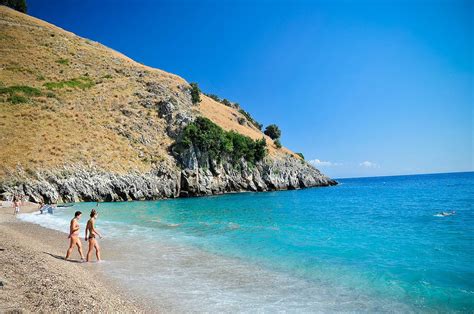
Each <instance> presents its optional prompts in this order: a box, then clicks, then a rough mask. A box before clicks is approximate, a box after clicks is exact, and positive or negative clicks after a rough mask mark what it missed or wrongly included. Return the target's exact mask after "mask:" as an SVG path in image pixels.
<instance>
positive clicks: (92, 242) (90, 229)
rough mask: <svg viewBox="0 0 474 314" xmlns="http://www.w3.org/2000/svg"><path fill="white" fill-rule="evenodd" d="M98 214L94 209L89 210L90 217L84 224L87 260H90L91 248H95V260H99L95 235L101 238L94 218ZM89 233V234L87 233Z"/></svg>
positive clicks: (98, 249)
mask: <svg viewBox="0 0 474 314" xmlns="http://www.w3.org/2000/svg"><path fill="white" fill-rule="evenodd" d="M98 215H99V214H98V213H97V211H96V210H95V209H93V210H92V211H91V218H90V219H89V221H88V222H87V226H86V241H89V251H88V252H87V261H90V259H91V255H92V249H95V256H96V257H97V261H100V247H99V243H98V242H97V238H96V236H98V237H99V238H102V235H101V234H100V233H99V231H97V229H95V220H96V219H97V216H98ZM88 233H89V236H88V235H87V234H88Z"/></svg>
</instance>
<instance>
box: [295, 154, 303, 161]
mask: <svg viewBox="0 0 474 314" xmlns="http://www.w3.org/2000/svg"><path fill="white" fill-rule="evenodd" d="M296 155H298V156H300V157H301V159H303V160H304V155H303V153H296Z"/></svg>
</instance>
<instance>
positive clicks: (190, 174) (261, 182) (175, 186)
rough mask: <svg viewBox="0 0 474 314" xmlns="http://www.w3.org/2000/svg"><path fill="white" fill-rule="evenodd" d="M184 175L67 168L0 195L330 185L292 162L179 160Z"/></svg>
mask: <svg viewBox="0 0 474 314" xmlns="http://www.w3.org/2000/svg"><path fill="white" fill-rule="evenodd" d="M183 162H185V163H186V167H185V168H184V169H180V168H177V167H172V166H161V167H159V168H156V169H154V170H152V171H150V172H148V173H140V172H130V173H127V174H113V173H110V172H106V171H103V170H100V169H97V168H94V167H84V166H68V167H64V168H62V169H57V170H49V171H39V172H36V173H34V174H29V175H28V176H22V177H19V178H17V179H16V180H14V181H10V182H8V181H3V182H1V183H0V195H1V196H2V198H4V199H9V198H10V197H11V195H12V194H23V195H26V196H28V197H29V199H30V200H31V201H36V202H38V201H45V202H47V203H56V202H59V203H63V202H65V203H68V202H80V201H107V202H112V201H130V200H153V199H162V198H175V197H192V196H204V195H214V194H223V193H229V192H244V191H272V190H285V189H300V188H306V187H312V186H330V185H335V184H337V183H336V182H335V181H334V180H331V179H329V178H328V177H326V176H324V175H323V174H321V173H320V172H319V171H318V170H317V169H315V168H314V167H312V166H310V165H308V164H307V163H305V162H302V161H301V160H297V159H296V158H293V157H289V156H288V157H285V158H282V159H274V158H266V159H265V160H264V161H262V162H259V163H257V164H256V165H249V164H248V163H246V162H245V161H241V162H240V163H239V164H237V165H233V164H231V163H230V162H221V163H219V164H217V163H216V162H213V161H210V160H205V161H204V162H203V159H202V156H201V158H197V157H196V154H195V152H194V151H191V152H188V154H186V155H184V156H183Z"/></svg>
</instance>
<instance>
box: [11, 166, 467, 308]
mask: <svg viewBox="0 0 474 314" xmlns="http://www.w3.org/2000/svg"><path fill="white" fill-rule="evenodd" d="M339 182H340V183H341V184H340V185H338V186H336V187H329V188H316V189H306V190H300V191H284V192H270V193H243V194H233V195H225V196H214V197H204V198H193V199H176V200H163V201H152V202H151V201H150V202H128V203H101V204H100V205H99V212H100V216H99V219H98V221H97V227H98V229H100V230H102V232H103V233H104V234H105V235H106V238H105V239H104V240H103V241H102V246H103V248H104V250H107V249H109V251H110V252H115V253H114V254H113V255H110V254H109V256H108V259H109V260H108V261H107V262H106V263H103V264H98V266H97V267H101V268H103V269H104V271H105V272H106V273H107V274H109V275H110V276H112V277H114V278H116V279H118V280H119V281H122V282H124V283H125V284H126V286H127V288H129V289H130V290H131V291H134V292H136V293H137V294H138V295H141V296H144V297H146V298H147V299H149V300H150V301H151V302H153V303H154V304H156V305H159V306H162V307H164V308H165V309H170V310H171V309H173V310H175V311H197V310H199V311H206V310H207V311H229V312H231V311H241V312H250V311H252V312H253V311H264V312H274V311H289V312H315V311H326V312H327V311H370V312H383V311H388V312H394V311H395V312H410V311H414V312H419V311H427V312H432V311H462V312H466V311H467V312H472V311H474V301H473V300H474V269H473V267H472V264H473V261H474V252H473V244H474V242H473V240H474V233H473V223H474V212H473V209H472V204H473V203H474V173H458V174H439V175H418V176H399V177H381V178H362V179H341V180H339ZM95 205H96V204H95V203H81V204H76V205H75V206H74V207H72V208H64V209H59V210H57V212H56V213H55V215H53V216H51V215H35V214H29V215H21V216H20V217H21V218H22V219H24V220H27V221H31V222H36V223H39V224H41V225H43V226H46V227H49V228H53V229H58V230H62V231H64V230H65V231H67V230H68V223H69V220H70V218H71V216H72V213H73V212H74V211H75V210H82V211H83V212H84V213H86V212H88V211H89V210H90V208H92V207H94V206H95ZM452 210H454V211H456V215H453V216H448V217H439V216H436V215H437V214H438V213H439V212H442V211H452ZM84 216H87V215H84ZM85 220H86V219H85V217H84V218H83V221H82V224H85ZM82 228H83V226H82ZM110 239H113V240H114V241H111V240H110ZM120 252H123V254H120Z"/></svg>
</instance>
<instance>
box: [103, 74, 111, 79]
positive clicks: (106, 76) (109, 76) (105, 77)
mask: <svg viewBox="0 0 474 314" xmlns="http://www.w3.org/2000/svg"><path fill="white" fill-rule="evenodd" d="M102 78H104V79H111V78H112V75H110V74H106V75H104V76H102Z"/></svg>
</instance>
